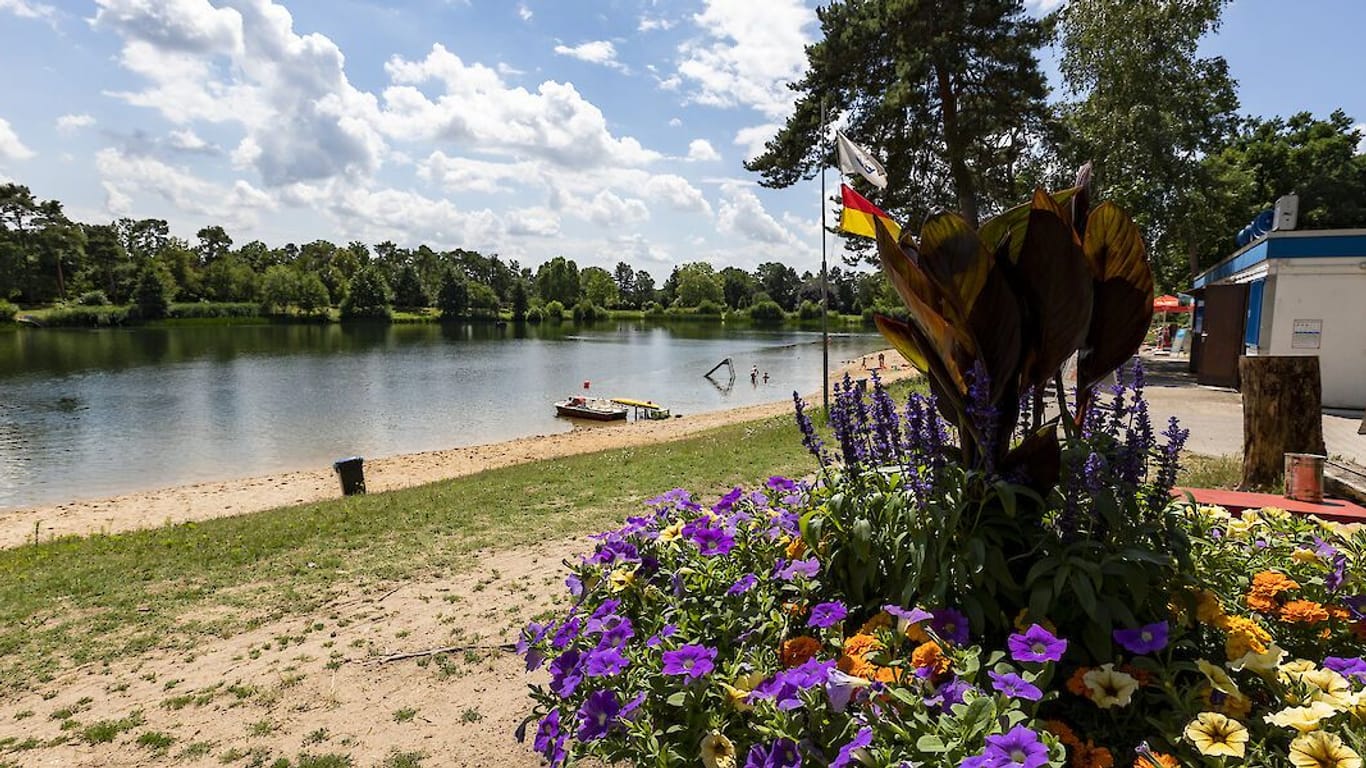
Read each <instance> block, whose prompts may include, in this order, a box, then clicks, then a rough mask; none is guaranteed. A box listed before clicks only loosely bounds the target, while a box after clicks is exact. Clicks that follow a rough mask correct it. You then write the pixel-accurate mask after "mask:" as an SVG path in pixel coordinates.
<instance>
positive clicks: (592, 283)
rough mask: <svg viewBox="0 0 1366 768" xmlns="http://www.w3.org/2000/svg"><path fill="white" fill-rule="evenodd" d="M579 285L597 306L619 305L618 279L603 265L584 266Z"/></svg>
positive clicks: (585, 295) (585, 296)
mask: <svg viewBox="0 0 1366 768" xmlns="http://www.w3.org/2000/svg"><path fill="white" fill-rule="evenodd" d="M579 285H580V286H581V287H582V289H583V297H584V298H585V299H587V300H589V301H590V302H592V303H593V304H594V305H595V306H599V307H615V306H616V305H617V297H618V296H619V294H618V293H617V281H616V280H614V279H613V278H612V273H610V272H608V271H607V270H605V269H603V268H602V267H584V268H583V271H582V272H580V273H579Z"/></svg>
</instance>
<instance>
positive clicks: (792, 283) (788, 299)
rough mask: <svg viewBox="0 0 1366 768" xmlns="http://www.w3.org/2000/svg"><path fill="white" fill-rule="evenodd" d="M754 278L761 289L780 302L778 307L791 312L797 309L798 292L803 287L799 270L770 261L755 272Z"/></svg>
mask: <svg viewBox="0 0 1366 768" xmlns="http://www.w3.org/2000/svg"><path fill="white" fill-rule="evenodd" d="M754 277H755V279H757V280H758V281H759V289H760V290H762V291H763V292H764V293H767V294H768V297H769V298H770V299H772V300H773V301H776V302H778V306H780V307H782V308H783V309H785V310H787V311H789V312H791V311H792V310H794V309H796V307H797V290H798V289H800V288H801V287H802V280H801V278H800V277H798V276H797V270H795V269H793V268H792V267H789V266H787V265H786V264H780V263H778V262H776V261H768V262H764V263H763V264H760V265H759V268H758V269H756V270H754Z"/></svg>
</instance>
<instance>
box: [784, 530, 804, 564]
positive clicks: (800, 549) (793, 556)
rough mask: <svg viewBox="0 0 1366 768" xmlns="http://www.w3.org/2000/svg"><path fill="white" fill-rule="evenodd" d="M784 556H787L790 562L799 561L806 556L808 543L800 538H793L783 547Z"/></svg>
mask: <svg viewBox="0 0 1366 768" xmlns="http://www.w3.org/2000/svg"><path fill="white" fill-rule="evenodd" d="M783 554H784V555H787V559H788V560H798V559H800V558H801V556H802V555H804V554H806V542H805V541H804V540H803V539H802V537H800V536H791V537H789V538H788V540H787V544H786V545H784V547H783Z"/></svg>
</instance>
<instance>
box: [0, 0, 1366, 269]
mask: <svg viewBox="0 0 1366 768" xmlns="http://www.w3.org/2000/svg"><path fill="white" fill-rule="evenodd" d="M1026 4H1027V5H1028V6H1029V8H1030V10H1031V12H1034V13H1042V12H1045V11H1047V10H1050V9H1051V8H1053V7H1056V6H1057V5H1058V0H1026ZM816 5H817V3H814V2H807V1H806V0H593V1H592V2H589V1H588V0H520V1H519V0H403V1H402V2H398V1H397V0H395V1H392V2H381V1H380V0H0V71H4V72H6V73H9V74H8V75H7V76H6V77H4V78H0V180H12V181H16V182H19V183H22V184H26V185H28V186H29V187H30V188H31V189H32V190H33V192H34V194H35V195H37V196H38V197H40V198H44V199H52V198H55V199H58V200H61V201H62V202H63V203H64V204H65V205H66V209H67V213H68V214H69V215H70V216H71V217H72V218H75V219H78V220H81V221H87V222H101V221H109V220H112V219H114V218H117V217H121V216H131V217H134V218H164V219H166V220H168V221H169V222H170V224H171V229H172V232H173V233H174V234H176V235H179V236H180V237H183V238H186V239H187V240H190V241H192V242H193V240H194V233H195V232H196V231H197V230H198V229H199V228H200V227H203V226H205V225H209V224H222V225H223V226H225V227H226V228H227V230H228V232H229V233H230V234H231V235H232V237H233V238H234V240H235V242H236V243H237V244H239V245H240V244H243V243H246V242H248V241H250V240H253V239H260V240H264V241H265V242H267V243H269V244H271V245H276V246H278V245H282V244H283V243H285V242H296V243H305V242H309V241H312V240H316V239H326V240H331V241H333V242H336V243H345V242H348V241H351V240H361V241H365V242H367V243H375V242H380V241H383V240H392V241H394V242H395V243H398V244H399V245H406V246H412V247H415V246H417V245H419V244H421V243H427V244H429V245H431V246H433V247H436V248H438V249H448V248H456V247H462V248H468V249H474V250H479V251H482V252H484V253H486V254H488V253H497V254H499V255H501V256H502V257H504V258H505V259H515V260H517V261H519V262H520V263H521V264H522V265H524V266H532V267H534V266H536V265H538V264H540V263H542V262H544V261H546V260H547V259H550V258H553V257H554V256H559V255H563V256H566V257H569V258H572V259H575V260H576V261H577V262H578V263H579V265H580V267H583V266H589V265H597V266H604V267H607V268H609V269H610V268H611V266H612V265H614V264H615V263H616V262H618V261H623V260H624V261H627V262H628V263H631V264H632V265H633V266H635V267H636V268H643V269H647V270H649V271H651V272H652V273H654V274H657V275H659V274H667V272H668V271H669V269H670V268H671V267H672V266H673V265H677V264H680V263H685V262H690V261H698V260H703V261H708V262H710V263H712V264H713V265H715V266H716V267H717V268H721V267H725V266H739V267H742V268H745V269H753V268H754V267H755V266H757V265H758V264H760V263H763V262H766V261H781V262H784V263H787V264H790V265H791V266H793V267H794V268H796V269H797V270H798V271H804V270H806V269H812V270H814V269H817V268H819V265H820V248H821V236H820V226H819V225H820V214H821V211H820V207H821V203H820V200H821V197H820V194H819V186H818V182H815V181H812V182H809V183H803V184H800V185H797V186H794V187H791V188H788V189H783V190H769V189H764V188H761V187H759V186H758V185H757V184H756V177H755V175H753V174H750V173H749V172H747V171H746V170H745V169H744V167H743V165H742V163H743V161H744V160H745V159H746V158H748V157H751V156H753V155H754V154H755V153H757V152H758V151H759V150H760V149H761V148H762V146H763V142H764V141H765V140H766V139H767V138H769V137H771V136H772V135H773V134H774V133H775V132H776V130H777V128H778V127H779V126H780V125H781V124H782V123H783V121H784V120H785V119H786V117H787V116H788V114H790V111H791V108H792V96H791V92H790V91H789V90H788V89H787V87H786V86H787V84H788V83H789V82H792V81H793V80H795V79H798V78H800V76H801V74H802V72H803V70H804V67H805V55H804V52H803V46H804V45H805V44H808V43H810V42H813V40H814V38H815V35H816V34H818V32H819V25H818V24H817V22H816V17H815V11H814V9H815V7H816ZM1361 29H1366V3H1362V2H1360V0H1303V1H1302V2H1300V3H1295V4H1289V3H1283V2H1273V1H1272V0H1234V2H1233V3H1232V4H1231V5H1230V6H1229V7H1228V9H1227V10H1226V12H1225V16H1224V23H1223V27H1222V29H1221V30H1220V31H1219V32H1218V34H1217V35H1215V36H1213V37H1212V38H1210V39H1209V40H1207V41H1206V43H1205V45H1204V50H1205V53H1206V54H1215V55H1221V56H1224V57H1225V58H1226V59H1227V60H1228V62H1229V65H1230V68H1231V70H1232V73H1233V75H1234V77H1235V78H1236V79H1237V80H1238V81H1239V95H1240V98H1241V101H1242V112H1243V113H1245V114H1254V115H1262V116H1270V115H1288V114H1291V113H1294V112H1298V111H1303V110H1308V111H1312V112H1315V113H1317V114H1320V115H1326V114H1327V113H1328V112H1330V111H1331V110H1333V109H1334V108H1337V107H1342V108H1344V109H1346V110H1347V112H1348V113H1349V114H1351V115H1352V116H1353V117H1354V118H1355V119H1357V120H1359V121H1360V120H1366V89H1364V88H1362V87H1361V85H1360V82H1359V80H1358V77H1359V74H1358V73H1360V72H1363V71H1366V46H1363V45H1362V44H1361V43H1360V41H1359V39H1357V38H1358V37H1359V35H1358V33H1357V30H1361ZM1045 69H1046V70H1048V71H1049V72H1050V73H1053V74H1052V76H1053V77H1056V64H1055V63H1054V62H1051V61H1045ZM1055 85H1056V83H1055ZM855 138H857V137H855ZM1364 146H1366V145H1364ZM884 159H885V158H884ZM829 183H830V184H831V185H832V188H833V186H834V185H835V184H837V183H838V180H837V177H836V175H835V174H834V173H833V172H832V173H831V174H830V177H829ZM839 247H840V246H839V244H838V239H835V238H832V239H831V241H830V248H831V260H832V263H838V253H837V252H836V249H838V248H839Z"/></svg>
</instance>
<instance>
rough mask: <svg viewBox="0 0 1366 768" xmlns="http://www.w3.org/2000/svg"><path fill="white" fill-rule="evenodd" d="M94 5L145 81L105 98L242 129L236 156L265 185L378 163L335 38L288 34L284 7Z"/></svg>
mask: <svg viewBox="0 0 1366 768" xmlns="http://www.w3.org/2000/svg"><path fill="white" fill-rule="evenodd" d="M97 2H98V4H99V6H100V10H99V12H98V13H97V14H96V17H95V21H94V24H95V25H96V27H99V28H108V29H112V30H114V31H115V32H117V33H118V34H119V35H120V36H122V37H123V39H124V46H123V50H122V52H121V54H120V59H119V60H120V62H121V63H122V64H123V65H124V66H125V67H126V68H127V69H129V70H131V71H132V72H134V73H135V74H138V75H141V76H142V77H143V78H144V79H145V80H147V81H149V85H148V87H146V88H145V89H143V90H141V91H134V92H120V93H114V94H112V95H114V96H116V97H118V98H122V99H124V100H125V101H127V102H128V103H130V104H134V105H137V106H143V107H148V108H152V109H156V110H158V111H159V112H161V114H162V115H163V116H164V117H165V118H166V119H168V120H170V121H171V122H173V123H177V124H180V125H186V124H189V123H191V122H193V121H198V120H203V121H208V122H213V123H236V124H239V125H241V126H242V128H243V129H244V130H245V132H246V134H247V135H246V138H245V139H244V140H243V142H244V143H243V144H242V145H240V146H239V150H242V151H239V152H237V153H235V154H234V159H235V160H244V159H247V158H249V159H250V162H251V164H252V165H254V167H255V168H256V170H257V172H258V173H260V175H261V178H262V179H263V180H264V181H265V182H266V184H267V185H270V186H283V185H286V184H290V183H293V182H297V181H309V180H321V179H326V178H331V177H334V176H357V175H365V174H369V173H373V172H374V171H375V170H377V169H378V168H379V166H380V164H381V161H382V158H383V157H384V154H385V144H384V140H383V138H382V137H381V135H380V134H379V132H378V130H376V128H375V127H374V125H375V123H376V122H377V114H378V107H377V104H376V100H375V98H374V97H373V96H372V95H370V94H368V93H364V92H361V91H359V90H357V89H356V88H354V87H353V86H352V85H351V83H350V82H349V81H348V80H347V77H346V74H345V72H344V70H343V61H344V59H343V56H342V53H341V50H340V49H339V48H337V46H336V44H334V43H333V42H332V41H331V40H330V39H328V38H327V37H324V36H322V35H319V34H309V35H302V36H301V35H298V34H296V33H295V32H294V29H293V24H294V21H293V17H292V16H290V14H289V11H287V10H286V9H285V8H284V7H283V6H281V5H277V4H275V3H274V2H272V1H271V0H227V7H222V8H218V7H215V6H213V5H210V4H209V3H208V2H207V0H166V1H165V2H156V3H152V2H147V0H97ZM248 139H249V140H250V141H249V142H248V141H247V140H248ZM247 149H251V151H250V152H248V151H245V150H247Z"/></svg>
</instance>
